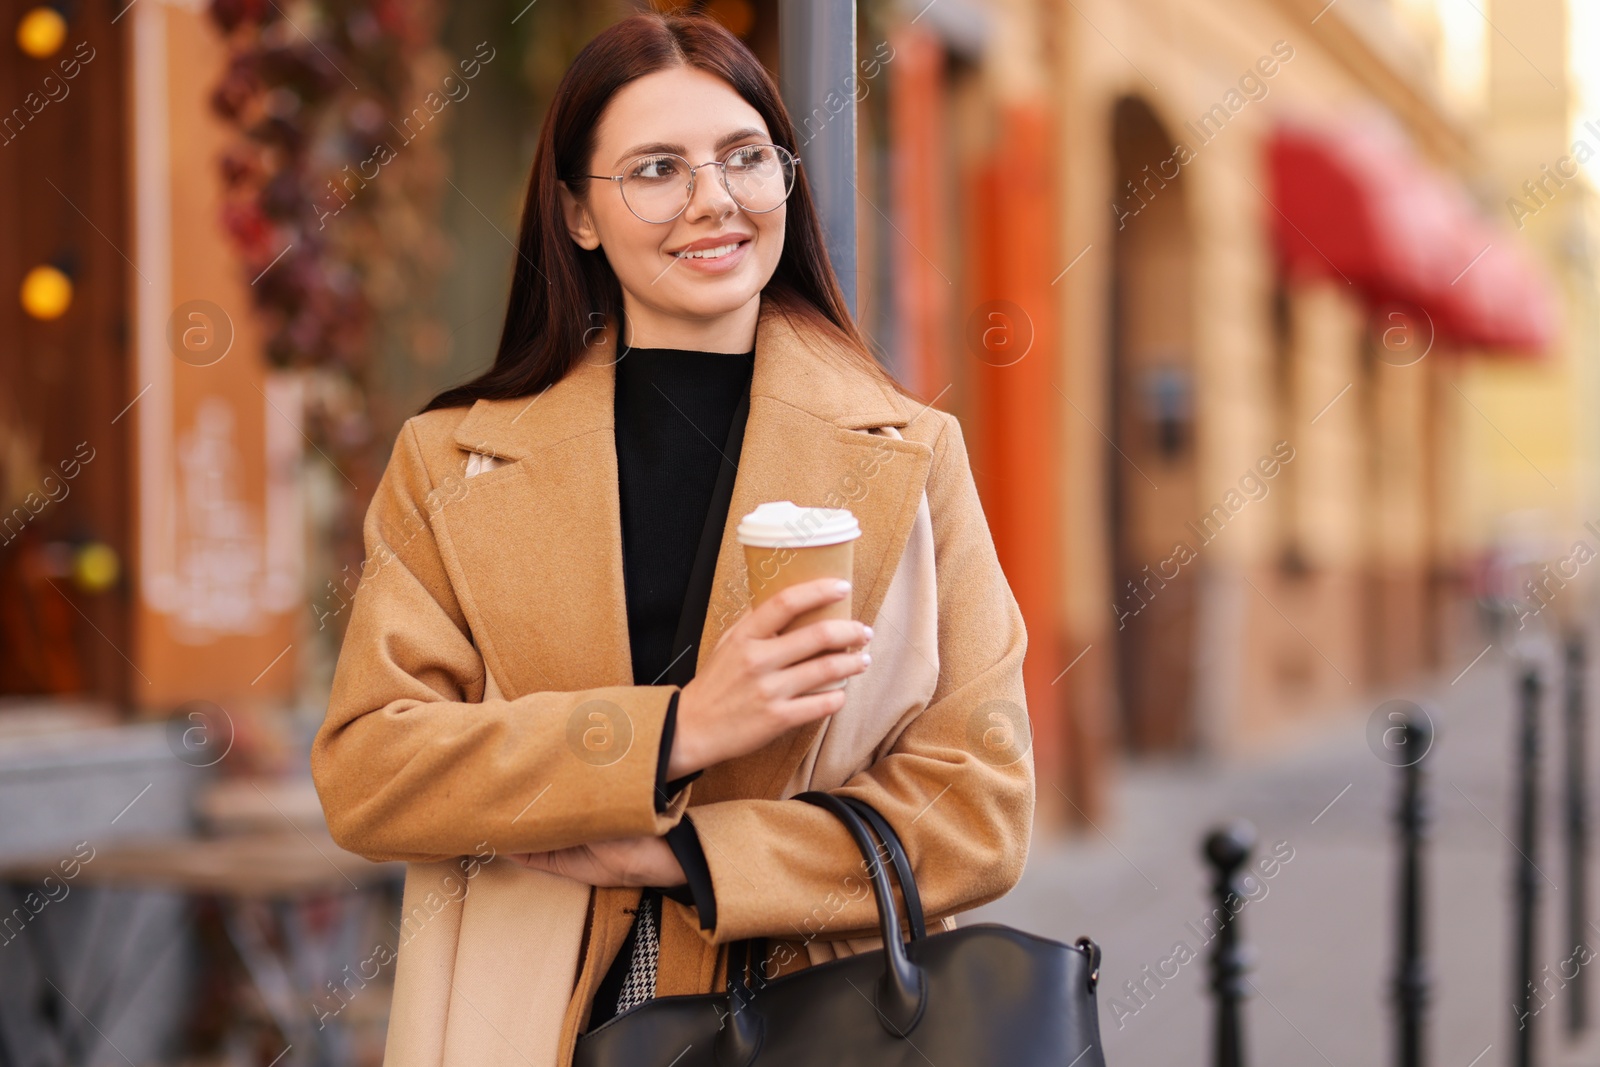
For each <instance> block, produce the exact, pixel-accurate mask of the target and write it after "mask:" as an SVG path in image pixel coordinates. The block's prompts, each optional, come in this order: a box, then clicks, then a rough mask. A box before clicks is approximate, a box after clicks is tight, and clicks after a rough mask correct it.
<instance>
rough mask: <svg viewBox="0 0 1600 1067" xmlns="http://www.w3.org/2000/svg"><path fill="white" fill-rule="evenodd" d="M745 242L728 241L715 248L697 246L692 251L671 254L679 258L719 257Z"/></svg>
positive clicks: (735, 249) (731, 251) (736, 248)
mask: <svg viewBox="0 0 1600 1067" xmlns="http://www.w3.org/2000/svg"><path fill="white" fill-rule="evenodd" d="M747 243H748V242H746V241H730V242H729V243H728V244H725V245H718V246H717V247H716V248H697V249H695V250H694V251H692V252H674V253H673V255H674V256H676V257H677V258H679V259H721V258H722V257H723V256H726V255H729V254H730V253H733V252H736V251H738V249H739V246H740V245H743V244H747Z"/></svg>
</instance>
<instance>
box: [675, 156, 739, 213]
mask: <svg viewBox="0 0 1600 1067" xmlns="http://www.w3.org/2000/svg"><path fill="white" fill-rule="evenodd" d="M738 206H739V203H738V201H736V200H734V199H733V197H731V196H729V195H728V187H727V186H726V185H723V184H722V168H721V167H715V166H708V167H705V168H702V169H700V170H697V171H695V175H694V191H693V192H692V193H690V194H689V209H688V211H687V214H688V215H689V216H690V217H691V218H716V219H720V218H722V217H723V216H724V215H727V214H729V213H730V212H732V211H733V210H734V209H735V208H737V207H738Z"/></svg>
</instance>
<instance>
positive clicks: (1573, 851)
mask: <svg viewBox="0 0 1600 1067" xmlns="http://www.w3.org/2000/svg"><path fill="white" fill-rule="evenodd" d="M1583 660H1584V656H1583V637H1582V635H1580V634H1577V633H1573V634H1570V635H1568V637H1567V671H1566V676H1567V677H1566V680H1567V706H1566V713H1567V714H1566V721H1567V730H1566V733H1567V736H1566V742H1567V789H1566V793H1567V797H1566V799H1567V951H1569V952H1572V953H1576V952H1577V951H1578V946H1579V945H1581V944H1587V943H1588V939H1589V935H1588V925H1589V918H1588V905H1587V899H1588V878H1586V877H1585V874H1586V872H1587V868H1588V865H1589V812H1588V807H1589V802H1588V800H1587V798H1586V797H1585V791H1584V786H1583V773H1584V758H1583V756H1584V745H1585V743H1586V742H1585V740H1584V734H1585V732H1586V731H1585V729H1584V727H1585V723H1584V721H1583V719H1584V707H1583V682H1584V678H1583V670H1584V663H1583ZM1585 973H1586V972H1585V971H1584V968H1583V967H1582V966H1580V967H1578V969H1577V973H1575V974H1574V975H1573V976H1572V979H1571V981H1570V982H1569V983H1568V989H1569V992H1568V996H1569V998H1570V999H1569V1000H1568V1001H1567V1033H1568V1034H1569V1035H1571V1036H1573V1037H1576V1036H1577V1035H1578V1034H1581V1033H1583V1031H1584V1030H1586V1029H1588V1028H1589V1003H1588V1001H1589V998H1588V995H1587V993H1586V992H1585V986H1586V984H1587V983H1586V980H1585Z"/></svg>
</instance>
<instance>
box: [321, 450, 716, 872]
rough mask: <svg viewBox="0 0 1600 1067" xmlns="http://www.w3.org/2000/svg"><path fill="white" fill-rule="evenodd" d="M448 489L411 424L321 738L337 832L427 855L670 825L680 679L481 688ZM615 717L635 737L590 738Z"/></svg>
mask: <svg viewBox="0 0 1600 1067" xmlns="http://www.w3.org/2000/svg"><path fill="white" fill-rule="evenodd" d="M440 492H441V490H440V489H439V488H438V487H435V486H434V485H433V484H432V481H431V479H430V476H429V473H428V468H427V465H426V464H425V462H424V459H423V455H422V450H421V447H420V445H419V443H418V437H417V432H416V428H415V426H414V425H413V423H411V422H408V423H407V424H406V425H405V426H404V427H403V428H402V429H401V431H400V436H399V438H398V440H396V442H395V447H394V451H393V454H392V455H391V456H390V459H389V465H388V467H387V468H386V469H385V471H384V473H383V477H382V479H381V480H380V482H379V485H378V488H377V491H376V493H375V494H374V495H373V498H372V503H371V505H370V507H369V508H368V510H367V515H366V521H365V523H364V524H363V528H362V529H363V539H364V542H365V548H366V555H367V559H366V562H365V563H364V564H363V567H362V578H361V583H360V585H359V587H358V589H357V592H356V593H355V597H354V605H353V607H352V609H351V616H350V622H349V626H348V629H347V630H346V633H345V637H344V644H343V647H342V648H341V650H340V653H339V661H338V665H337V666H336V668H335V670H334V677H333V687H332V691H331V693H330V696H329V702H328V711H327V716H326V718H325V719H324V721H323V723H322V726H321V727H320V729H319V730H318V731H317V735H316V737H315V739H314V740H313V743H312V748H311V773H312V778H313V780H314V782H315V784H316V788H317V793H318V796H319V797H320V798H321V801H322V809H323V813H324V814H325V816H326V818H327V822H328V830H329V832H330V833H331V834H332V836H333V839H334V841H335V842H336V843H338V844H339V846H340V847H342V848H345V849H347V850H349V851H351V852H355V853H358V854H360V855H362V856H365V857H367V858H368V859H372V860H411V861H417V862H429V861H434V860H441V859H448V858H451V857H454V856H460V855H467V854H480V855H481V854H482V853H483V852H484V851H486V849H485V846H487V848H489V849H493V850H494V851H496V852H543V851H548V850H551V849H557V848H565V847H567V846H570V845H577V844H583V843H586V842H589V841H597V840H605V839H609V838H616V837H631V836H643V835H646V834H649V835H656V836H660V835H662V834H665V833H666V831H667V830H669V829H671V828H672V827H673V826H675V825H677V823H678V821H679V819H680V818H681V817H682V814H683V809H684V807H685V806H687V804H688V799H689V790H690V787H689V786H688V785H687V784H686V785H685V786H684V788H683V789H682V791H680V792H679V793H677V794H676V795H675V796H673V797H671V798H670V802H669V803H666V804H662V805H658V803H657V798H656V795H655V794H656V785H657V772H658V770H659V766H660V764H659V758H658V757H659V753H660V748H661V741H662V732H663V728H664V726H665V722H666V715H667V710H668V706H669V704H670V702H671V701H672V698H673V696H674V695H675V694H676V693H677V692H678V688H677V687H676V686H668V685H651V686H604V687H599V688H593V689H584V690H578V691H572V692H557V691H548V692H534V693H528V694H526V695H522V696H519V697H517V698H516V699H514V700H511V699H484V697H485V688H486V684H487V677H488V675H487V672H486V669H485V666H484V662H483V658H482V657H481V656H480V654H479V652H478V649H477V647H476V646H475V644H474V642H473V637H472V633H471V631H470V628H469V626H468V623H467V619H466V617H465V615H464V614H463V612H462V609H461V605H460V604H459V603H458V602H457V599H456V595H455V592H454V590H453V588H452V585H451V581H450V577H449V574H448V572H447V570H446V567H445V565H444V562H443V560H442V559H441V556H440V552H439V549H438V545H437V543H436V542H435V539H434V530H433V527H432V515H433V512H434V511H435V510H437V508H438V507H439V506H441V505H439V504H438V503H437V501H438V500H439V499H441V498H440V496H439V494H440ZM617 717H622V719H623V720H624V721H626V722H627V723H628V725H629V726H630V727H631V738H632V740H631V743H630V744H629V745H628V747H627V749H626V751H624V752H623V753H622V754H620V755H618V756H615V757H611V756H609V755H607V754H605V752H604V749H603V748H598V749H597V748H596V747H595V746H594V745H590V744H587V743H586V742H585V739H586V738H592V737H597V736H598V737H602V738H604V737H607V736H611V735H612V733H611V732H609V731H611V728H612V727H613V726H614V724H615V722H616V721H618V719H617ZM595 731H599V733H595ZM597 753H598V755H597ZM662 808H664V809H665V810H660V809H662Z"/></svg>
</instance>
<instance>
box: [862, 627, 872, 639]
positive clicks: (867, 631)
mask: <svg viewBox="0 0 1600 1067" xmlns="http://www.w3.org/2000/svg"><path fill="white" fill-rule="evenodd" d="M862 632H863V633H865V634H866V635H867V640H868V641H871V640H872V627H870V626H868V627H866V628H864V629H863V630H862Z"/></svg>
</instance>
